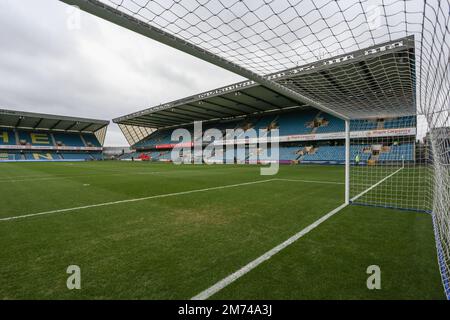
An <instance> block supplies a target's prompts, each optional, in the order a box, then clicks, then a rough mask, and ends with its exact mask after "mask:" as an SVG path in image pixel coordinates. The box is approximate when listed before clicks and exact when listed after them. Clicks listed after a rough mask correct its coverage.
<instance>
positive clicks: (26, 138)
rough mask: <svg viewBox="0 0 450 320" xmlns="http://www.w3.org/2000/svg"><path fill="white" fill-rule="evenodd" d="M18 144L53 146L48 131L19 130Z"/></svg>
mask: <svg viewBox="0 0 450 320" xmlns="http://www.w3.org/2000/svg"><path fill="white" fill-rule="evenodd" d="M18 135H19V144H20V145H32V146H53V141H52V137H51V135H50V133H48V132H42V131H41V132H34V131H19V132H18Z"/></svg>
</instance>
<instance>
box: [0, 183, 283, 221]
mask: <svg viewBox="0 0 450 320" xmlns="http://www.w3.org/2000/svg"><path fill="white" fill-rule="evenodd" d="M269 181H274V179H266V180H258V181H251V182H243V183H237V184H229V185H224V186H218V187H211V188H204V189H196V190H188V191H181V192H174V193H166V194H160V195H155V196H149V197H143V198H136V199H127V200H119V201H112V202H104V203H98V204H92V205H87V206H81V207H75V208H66V209H59V210H51V211H44V212H39V213H31V214H26V215H21V216H14V217H7V218H0V222H1V221H10V220H18V219H25V218H30V217H36V216H43V215H48V214H55V213H65V212H70V211H78V210H83V209H90V208H97V207H105V206H111V205H116V204H122V203H129V202H138V201H144V200H150V199H159V198H166V197H173V196H180V195H185V194H191V193H198V192H205V191H212V190H220V189H227V188H234V187H240V186H246V185H251V184H257V183H263V182H269Z"/></svg>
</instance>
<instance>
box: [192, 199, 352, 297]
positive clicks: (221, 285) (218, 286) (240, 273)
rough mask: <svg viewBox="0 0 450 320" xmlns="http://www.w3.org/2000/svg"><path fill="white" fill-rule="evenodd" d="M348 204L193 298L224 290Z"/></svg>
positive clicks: (208, 295)
mask: <svg viewBox="0 0 450 320" xmlns="http://www.w3.org/2000/svg"><path fill="white" fill-rule="evenodd" d="M346 206H347V205H346V204H343V205H341V206H339V207H337V208H336V209H334V210H332V211H330V212H329V213H327V214H326V215H324V216H322V217H321V218H320V219H318V220H316V221H315V222H313V223H312V224H310V225H309V226H307V227H306V228H304V229H302V230H301V231H300V232H298V233H296V234H295V235H293V236H292V237H290V238H289V239H287V240H286V241H284V242H283V243H281V244H279V245H278V246H276V247H274V248H273V249H271V250H269V251H267V252H266V253H264V254H263V255H262V256H260V257H259V258H257V259H255V260H253V261H252V262H250V263H248V264H247V265H245V266H244V267H242V268H241V269H239V270H238V271H236V272H234V273H232V274H230V275H229V276H227V277H226V278H224V279H222V280H220V281H219V282H217V283H216V284H214V285H213V286H211V287H209V288H208V289H206V290H205V291H202V292H200V293H199V294H198V295H196V296H194V297H192V298H191V300H206V299H208V298H209V297H211V296H212V295H213V294H215V293H217V292H219V291H220V290H222V289H223V288H225V287H226V286H228V285H229V284H231V283H233V282H234V281H236V280H237V279H239V278H240V277H242V276H243V275H245V274H246V273H248V272H250V271H251V270H253V269H254V268H256V267H257V266H259V265H260V264H261V263H263V262H264V261H267V260H269V259H270V258H271V257H272V256H274V255H275V254H277V253H278V252H280V251H281V250H283V249H285V248H286V247H288V246H289V245H291V244H292V243H294V242H295V241H297V240H298V239H300V238H301V237H303V236H304V235H305V234H307V233H309V232H310V231H311V230H313V229H315V228H316V227H318V226H319V225H320V224H321V223H322V222H324V221H326V220H328V219H329V218H331V217H332V216H333V215H335V214H336V213H338V212H339V211H341V210H342V209H344V208H345V207H346Z"/></svg>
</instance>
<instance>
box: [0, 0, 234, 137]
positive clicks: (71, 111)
mask: <svg viewBox="0 0 450 320" xmlns="http://www.w3.org/2000/svg"><path fill="white" fill-rule="evenodd" d="M67 8H68V7H67V6H66V5H65V4H62V3H60V2H58V1H54V0H40V1H35V0H21V1H15V0H14V1H8V0H2V2H1V3H0V25H1V28H0V107H1V108H5V109H8V108H9V109H14V110H23V111H30V112H43V113H54V114H64V115H72V116H81V117H92V118H100V119H112V118H114V117H118V116H121V115H124V114H128V113H131V112H134V111H137V110H140V109H143V108H147V107H150V106H153V105H158V104H160V103H164V102H168V101H170V100H173V99H178V98H182V97H184V96H187V95H192V94H195V93H198V92H201V91H205V90H209V89H213V88H215V87H219V86H222V85H226V84H229V83H232V82H235V81H240V80H242V79H241V78H240V77H239V76H236V75H234V74H231V73H229V72H227V71H224V70H221V69H219V68H217V67H215V66H212V65H210V64H208V63H205V62H203V61H200V60H199V59H196V58H193V57H191V56H188V55H186V54H184V53H181V52H178V51H176V50H174V49H172V48H169V47H166V46H164V45H162V44H159V43H157V42H155V41H152V40H149V39H146V38H144V37H142V36H140V35H137V34H134V33H132V32H130V31H128V30H124V29H121V28H120V27H117V26H115V25H112V24H110V23H108V22H105V21H103V20H101V19H99V18H96V17H92V16H90V15H87V14H85V13H82V16H81V17H82V20H81V21H82V25H81V26H82V28H81V30H75V31H73V30H72V31H71V30H68V29H67V28H66V21H67V17H68V14H67ZM106 143H107V145H125V144H126V141H125V139H124V138H123V136H122V134H121V133H120V130H119V129H118V127H117V126H115V125H112V126H111V127H110V129H109V133H108V135H107V142H106Z"/></svg>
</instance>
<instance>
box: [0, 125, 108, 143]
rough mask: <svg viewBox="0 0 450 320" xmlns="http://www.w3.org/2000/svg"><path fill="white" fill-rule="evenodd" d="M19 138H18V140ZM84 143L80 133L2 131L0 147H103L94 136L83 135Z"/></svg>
mask: <svg viewBox="0 0 450 320" xmlns="http://www.w3.org/2000/svg"><path fill="white" fill-rule="evenodd" d="M16 136H17V138H16ZM83 139H84V141H86V144H85V143H84V142H83V140H82V138H81V136H80V134H78V133H62V132H56V133H51V132H48V131H30V130H17V132H16V131H14V130H12V129H6V128H5V129H0V145H23V146H49V147H54V146H55V142H56V145H57V146H66V147H101V144H100V142H99V141H98V139H97V137H96V136H95V135H94V134H83Z"/></svg>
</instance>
